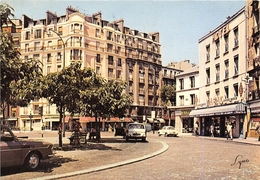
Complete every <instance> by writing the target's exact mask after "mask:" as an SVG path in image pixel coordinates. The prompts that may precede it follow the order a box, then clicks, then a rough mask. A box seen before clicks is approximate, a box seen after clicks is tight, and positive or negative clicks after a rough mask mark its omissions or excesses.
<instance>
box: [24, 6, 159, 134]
mask: <svg viewBox="0 0 260 180" xmlns="http://www.w3.org/2000/svg"><path fill="white" fill-rule="evenodd" d="M22 23H23V24H22V31H21V54H22V57H23V58H25V59H27V58H37V59H39V60H40V61H41V62H42V63H43V73H44V74H45V75H46V74H48V73H51V72H56V71H60V70H61V69H62V68H63V67H65V66H68V65H69V64H70V63H72V62H80V63H81V64H82V66H83V67H91V68H92V69H94V70H95V72H96V73H97V75H100V76H102V77H104V78H106V79H108V80H110V79H118V80H123V81H126V82H127V83H128V89H126V93H129V94H131V95H132V97H133V101H134V102H133V104H132V106H131V108H130V109H129V111H128V113H127V114H126V117H128V119H129V118H132V119H134V120H137V121H143V115H146V116H147V117H149V116H151V110H156V111H157V110H158V109H160V108H159V107H160V100H159V98H160V97H159V89H160V87H161V79H160V75H159V74H160V71H161V66H162V65H161V64H162V61H161V54H160V43H159V33H158V32H155V33H142V32H139V31H137V30H132V29H130V28H128V27H125V26H124V20H123V19H120V20H117V21H113V22H109V21H106V20H103V19H102V13H101V12H98V13H95V14H93V15H92V16H87V15H84V14H82V13H80V12H79V11H78V10H76V9H74V8H72V7H68V8H67V9H66V14H65V15H62V16H57V15H56V14H55V13H52V12H50V11H47V12H46V18H44V19H39V20H33V19H30V18H29V17H27V16H26V15H23V18H22ZM41 107H42V108H43V116H42V117H41V116H39V113H38V112H39V110H40V108H41ZM65 115H66V116H69V114H68V113H65ZM41 118H42V119H41ZM65 119H66V121H69V118H65ZM79 119H80V120H81V119H82V121H83V119H84V123H87V122H86V119H87V118H79ZM19 124H20V126H21V127H24V128H25V129H28V127H29V126H31V124H32V126H33V128H34V129H40V128H41V127H42V126H45V127H47V129H57V127H58V124H59V113H58V112H57V109H56V106H55V105H51V104H49V103H48V102H47V100H46V99H43V98H42V99H37V100H34V101H32V102H31V103H30V105H29V106H28V107H26V108H21V110H20V123H19ZM68 125H69V124H68ZM104 126H105V125H104Z"/></svg>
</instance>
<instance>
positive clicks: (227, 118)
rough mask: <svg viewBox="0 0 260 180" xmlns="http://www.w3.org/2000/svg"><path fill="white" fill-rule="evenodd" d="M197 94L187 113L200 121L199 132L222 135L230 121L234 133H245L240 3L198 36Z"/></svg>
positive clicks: (243, 14) (243, 38) (244, 61)
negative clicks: (230, 14)
mask: <svg viewBox="0 0 260 180" xmlns="http://www.w3.org/2000/svg"><path fill="white" fill-rule="evenodd" d="M199 72H200V81H199V82H200V84H199V96H198V103H197V104H196V107H195V108H196V109H195V110H192V111H191V113H190V116H194V117H195V118H194V119H195V121H198V122H199V126H200V134H201V135H202V136H207V135H210V132H209V127H210V126H211V125H212V124H213V125H214V127H215V136H220V137H224V136H225V125H226V123H228V122H231V123H232V125H233V128H234V129H233V136H234V137H239V136H244V135H245V133H246V125H247V114H246V112H247V111H246V97H247V93H246V88H247V84H246V83H245V81H244V80H245V78H246V75H247V26H246V12H245V8H244V7H243V8H242V9H240V10H239V11H238V12H236V13H235V14H234V15H232V16H231V17H227V20H226V21H225V22H224V23H222V24H220V25H219V26H218V27H216V28H215V29H214V30H212V31H210V32H209V33H208V34H206V35H205V36H204V37H202V38H201V39H199Z"/></svg>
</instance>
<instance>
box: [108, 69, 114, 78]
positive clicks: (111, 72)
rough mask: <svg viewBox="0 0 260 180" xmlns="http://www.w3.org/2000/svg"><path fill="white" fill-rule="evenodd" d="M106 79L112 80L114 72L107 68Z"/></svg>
mask: <svg viewBox="0 0 260 180" xmlns="http://www.w3.org/2000/svg"><path fill="white" fill-rule="evenodd" d="M108 77H109V78H114V70H113V69H112V68H108Z"/></svg>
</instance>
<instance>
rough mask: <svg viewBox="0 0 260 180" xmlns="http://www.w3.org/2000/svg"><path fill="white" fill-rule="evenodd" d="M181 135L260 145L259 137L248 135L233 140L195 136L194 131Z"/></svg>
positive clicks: (181, 135)
mask: <svg viewBox="0 0 260 180" xmlns="http://www.w3.org/2000/svg"><path fill="white" fill-rule="evenodd" d="M179 137H183V138H187V137H193V138H201V139H206V140H215V141H231V142H234V143H243V144H250V145H255V146H260V141H258V139H257V138H252V137H247V138H246V139H244V138H233V140H230V138H229V139H228V140H227V138H225V137H210V136H197V137H196V136H194V135H193V134H192V133H181V134H179Z"/></svg>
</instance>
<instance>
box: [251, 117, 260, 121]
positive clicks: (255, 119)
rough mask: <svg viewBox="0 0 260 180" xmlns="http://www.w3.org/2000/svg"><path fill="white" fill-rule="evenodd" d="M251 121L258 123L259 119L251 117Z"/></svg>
mask: <svg viewBox="0 0 260 180" xmlns="http://www.w3.org/2000/svg"><path fill="white" fill-rule="evenodd" d="M252 121H254V122H260V118H257V117H252Z"/></svg>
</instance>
